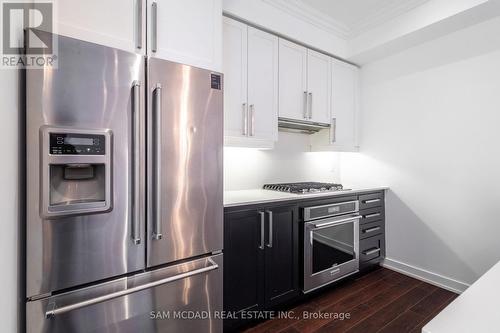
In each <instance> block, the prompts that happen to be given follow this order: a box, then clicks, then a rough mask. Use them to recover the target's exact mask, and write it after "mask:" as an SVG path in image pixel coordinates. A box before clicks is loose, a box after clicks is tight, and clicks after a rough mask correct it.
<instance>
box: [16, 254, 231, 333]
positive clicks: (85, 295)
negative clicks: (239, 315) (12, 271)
mask: <svg viewBox="0 0 500 333" xmlns="http://www.w3.org/2000/svg"><path fill="white" fill-rule="evenodd" d="M222 264H223V263H222V254H220V255H216V256H212V257H205V258H201V259H196V260H193V261H190V262H187V263H183V264H179V265H175V266H170V267H167V268H161V269H158V270H155V271H152V272H147V273H141V274H138V275H135V276H132V277H128V278H121V279H118V280H114V281H111V282H107V283H103V284H100V285H97V286H92V287H88V288H85V289H80V290H77V291H73V292H68V293H65V294H61V295H58V296H54V297H49V298H46V299H42V300H38V301H34V302H28V303H27V314H26V315H27V332H29V333H38V332H47V333H48V332H50V333H59V332H60V333H63V332H64V333H66V332H73V333H79V332H82V333H83V332H85V333H89V332H120V333H126V332H131V333H132V332H133V333H135V332H141V333H149V332H222V321H221V320H220V319H216V316H215V314H216V312H217V311H219V312H220V311H222V276H223V275H222ZM195 315H196V317H195V318H194V319H189V318H191V317H190V316H195Z"/></svg>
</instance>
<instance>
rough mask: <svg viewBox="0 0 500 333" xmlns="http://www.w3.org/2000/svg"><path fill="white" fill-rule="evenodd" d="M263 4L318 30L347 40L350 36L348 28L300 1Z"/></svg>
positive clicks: (272, 0)
mask: <svg viewBox="0 0 500 333" xmlns="http://www.w3.org/2000/svg"><path fill="white" fill-rule="evenodd" d="M262 1H263V2H265V3H267V4H268V5H271V6H273V7H275V8H277V9H280V10H282V11H284V12H286V13H288V14H290V15H292V16H294V17H296V18H298V19H300V20H302V21H304V22H306V23H309V24H311V25H313V26H315V27H317V28H319V29H322V30H324V31H327V32H329V33H332V34H334V35H337V36H338V37H340V38H343V39H347V38H348V37H349V35H350V30H349V28H348V27H347V26H346V25H344V24H343V23H341V22H338V21H336V20H334V19H332V18H331V17H330V16H328V15H325V14H323V13H321V12H320V11H319V10H317V9H315V8H313V7H311V6H309V5H306V4H305V3H304V2H302V1H300V0H262Z"/></svg>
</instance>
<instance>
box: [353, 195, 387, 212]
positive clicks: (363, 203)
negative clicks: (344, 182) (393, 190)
mask: <svg viewBox="0 0 500 333" xmlns="http://www.w3.org/2000/svg"><path fill="white" fill-rule="evenodd" d="M383 205H384V192H376V193H370V194H362V195H360V196H359V209H367V208H373V207H380V206H383Z"/></svg>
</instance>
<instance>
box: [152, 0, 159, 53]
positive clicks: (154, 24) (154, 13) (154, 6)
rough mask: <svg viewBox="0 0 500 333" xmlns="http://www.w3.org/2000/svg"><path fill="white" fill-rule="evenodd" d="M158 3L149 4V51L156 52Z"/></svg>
mask: <svg viewBox="0 0 500 333" xmlns="http://www.w3.org/2000/svg"><path fill="white" fill-rule="evenodd" d="M157 7H158V4H157V3H156V2H153V3H152V4H151V51H152V52H156V51H157V49H158V45H157V44H158V8H157Z"/></svg>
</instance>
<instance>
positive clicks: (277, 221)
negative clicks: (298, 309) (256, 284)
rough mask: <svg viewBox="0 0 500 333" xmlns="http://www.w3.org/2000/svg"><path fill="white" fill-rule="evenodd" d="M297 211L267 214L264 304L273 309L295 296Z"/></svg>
mask: <svg viewBox="0 0 500 333" xmlns="http://www.w3.org/2000/svg"><path fill="white" fill-rule="evenodd" d="M297 216H298V210H297V207H295V206H288V207H278V208H272V209H268V210H266V229H267V230H266V245H265V246H266V250H265V262H266V264H265V276H266V279H265V298H266V300H265V303H266V307H272V306H274V305H277V304H279V303H282V302H285V301H287V300H288V299H291V298H293V297H295V296H296V295H297V293H298V291H299V290H298V284H299V283H298V274H299V273H298V263H299V260H298V259H299V257H298V249H299V244H298V231H299V230H298V222H297Z"/></svg>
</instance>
